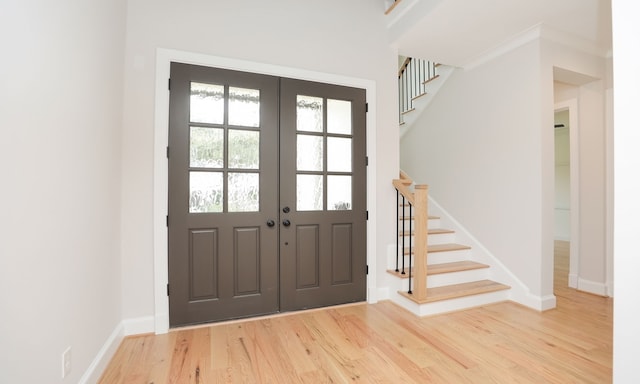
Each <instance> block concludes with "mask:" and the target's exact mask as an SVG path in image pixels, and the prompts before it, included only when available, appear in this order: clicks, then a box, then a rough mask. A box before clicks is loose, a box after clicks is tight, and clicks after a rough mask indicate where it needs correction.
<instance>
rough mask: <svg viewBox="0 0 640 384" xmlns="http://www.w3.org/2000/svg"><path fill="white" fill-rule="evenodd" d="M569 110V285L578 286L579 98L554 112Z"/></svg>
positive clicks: (567, 101)
mask: <svg viewBox="0 0 640 384" xmlns="http://www.w3.org/2000/svg"><path fill="white" fill-rule="evenodd" d="M566 110H568V111H569V185H570V187H569V188H570V189H571V191H570V199H571V202H570V204H569V208H570V210H571V213H570V215H569V217H570V219H569V222H570V226H571V231H570V233H571V239H570V243H569V287H571V288H578V270H579V269H578V266H579V263H580V261H579V260H580V172H579V170H580V145H579V134H580V128H579V122H578V99H575V98H574V99H569V100H566V101H561V102H559V103H556V104H555V107H554V112H560V111H566Z"/></svg>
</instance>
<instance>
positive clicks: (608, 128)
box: [605, 88, 614, 297]
mask: <svg viewBox="0 0 640 384" xmlns="http://www.w3.org/2000/svg"><path fill="white" fill-rule="evenodd" d="M605 116H606V117H605V153H606V155H605V163H606V164H605V173H606V179H605V180H606V181H605V183H606V186H605V196H606V197H605V199H606V202H605V204H606V219H605V220H606V227H605V255H606V256H605V259H606V262H605V263H606V264H605V271H606V284H607V295H608V296H609V297H613V286H614V276H613V262H614V258H613V254H614V253H613V222H614V216H613V213H614V200H613V197H614V190H613V184H614V177H613V176H614V170H613V167H614V162H613V154H614V147H613V127H614V123H613V89H611V88H610V89H607V90H605Z"/></svg>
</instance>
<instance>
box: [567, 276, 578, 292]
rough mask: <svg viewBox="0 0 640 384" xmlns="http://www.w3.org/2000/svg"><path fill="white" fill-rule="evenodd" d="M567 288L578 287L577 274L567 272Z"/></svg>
mask: <svg viewBox="0 0 640 384" xmlns="http://www.w3.org/2000/svg"><path fill="white" fill-rule="evenodd" d="M569 288H574V289H577V288H578V275H576V274H575V273H570V274H569Z"/></svg>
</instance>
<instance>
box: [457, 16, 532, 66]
mask: <svg viewBox="0 0 640 384" xmlns="http://www.w3.org/2000/svg"><path fill="white" fill-rule="evenodd" d="M541 28H542V25H541V24H536V25H534V26H533V27H531V28H529V29H526V30H524V31H522V32H520V33H518V34H516V35H514V36H513V37H511V38H510V39H508V40H507V41H505V42H503V43H501V44H499V45H498V46H496V47H494V48H491V49H489V50H487V51H485V52H483V53H481V54H479V55H478V56H476V57H474V58H473V59H472V60H470V61H469V62H468V63H466V64H465V65H463V66H462V67H463V68H464V69H465V70H467V71H468V70H471V69H473V68H476V67H479V66H481V65H482V64H485V63H487V62H489V61H491V60H493V59H495V58H496V57H500V56H502V55H504V54H505V53H508V52H511V51H513V50H514V49H516V48H518V47H521V46H523V45H525V44H527V43H529V42H531V41H534V40H536V39H539V38H540V36H541V35H542V30H541Z"/></svg>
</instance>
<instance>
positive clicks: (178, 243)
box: [169, 63, 279, 326]
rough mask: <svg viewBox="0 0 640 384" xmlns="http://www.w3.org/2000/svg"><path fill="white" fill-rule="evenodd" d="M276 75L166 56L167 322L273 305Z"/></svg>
mask: <svg viewBox="0 0 640 384" xmlns="http://www.w3.org/2000/svg"><path fill="white" fill-rule="evenodd" d="M278 81H279V80H278V78H276V77H271V76H262V75H256V74H248V73H242V72H236V71H228V70H221V69H215V68H207V67H199V66H193V65H187V64H179V63H172V65H171V98H170V109H169V111H170V116H169V120H170V127H169V155H170V156H169V285H170V291H171V292H170V295H169V316H170V324H171V326H176V325H185V324H194V323H201V322H208V321H215V320H222V319H230V318H238V317H245V316H251V315H257V314H265V313H273V312H276V311H278V232H277V228H275V227H269V226H268V225H267V224H266V223H267V222H268V221H269V220H277V219H278V208H277V204H278V199H277V191H278V184H277V182H276V180H277V178H278V167H277V165H278V159H277V155H276V154H277V148H278Z"/></svg>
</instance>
